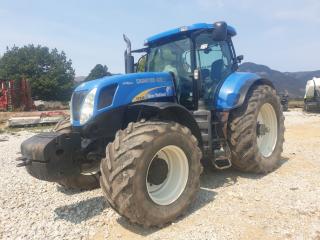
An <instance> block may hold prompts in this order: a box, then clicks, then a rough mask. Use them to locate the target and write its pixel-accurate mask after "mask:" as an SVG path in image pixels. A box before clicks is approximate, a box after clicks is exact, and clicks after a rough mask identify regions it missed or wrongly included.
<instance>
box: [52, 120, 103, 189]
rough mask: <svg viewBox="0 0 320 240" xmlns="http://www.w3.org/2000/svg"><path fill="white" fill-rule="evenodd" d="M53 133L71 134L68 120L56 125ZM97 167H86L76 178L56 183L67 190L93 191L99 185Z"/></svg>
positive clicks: (68, 178)
mask: <svg viewBox="0 0 320 240" xmlns="http://www.w3.org/2000/svg"><path fill="white" fill-rule="evenodd" d="M52 131H53V132H63V133H69V132H71V123H70V119H69V118H66V119H64V120H61V121H60V122H58V123H57V125H56V126H55V127H54V128H53V129H52ZM99 176H100V171H99V165H96V166H86V167H85V168H83V170H82V172H81V173H80V174H79V175H77V176H72V177H67V178H64V179H62V180H60V181H58V183H59V184H60V185H61V186H63V187H65V188H68V189H80V190H90V189H95V188H98V187H99V186H100V184H99Z"/></svg>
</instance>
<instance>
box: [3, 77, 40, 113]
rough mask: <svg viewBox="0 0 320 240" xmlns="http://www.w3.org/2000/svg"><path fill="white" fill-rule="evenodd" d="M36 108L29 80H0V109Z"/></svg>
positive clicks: (26, 109)
mask: <svg viewBox="0 0 320 240" xmlns="http://www.w3.org/2000/svg"><path fill="white" fill-rule="evenodd" d="M33 109H34V104H33V100H32V98H31V88H30V85H29V82H28V80H26V79H22V80H20V81H14V80H0V111H15V110H21V111H30V110H33Z"/></svg>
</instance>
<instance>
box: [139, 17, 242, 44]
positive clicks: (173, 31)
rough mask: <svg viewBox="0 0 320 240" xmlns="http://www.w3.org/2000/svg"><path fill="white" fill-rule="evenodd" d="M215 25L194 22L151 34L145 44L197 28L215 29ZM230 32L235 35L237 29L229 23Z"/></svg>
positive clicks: (177, 35)
mask: <svg viewBox="0 0 320 240" xmlns="http://www.w3.org/2000/svg"><path fill="white" fill-rule="evenodd" d="M213 28H214V26H213V24H210V23H196V24H192V25H190V26H183V27H179V28H174V29H171V30H169V31H165V32H162V33H159V34H156V35H154V36H151V37H149V38H147V39H146V40H145V43H144V45H146V46H148V45H153V44H156V43H158V42H163V41H166V40H169V39H174V38H176V37H179V36H182V35H185V34H186V33H190V32H194V31H197V30H202V29H208V30H210V29H213ZM227 31H228V34H229V35H230V36H231V37H233V36H235V35H236V34H237V32H236V30H235V29H234V28H233V27H231V26H229V25H228V30H227Z"/></svg>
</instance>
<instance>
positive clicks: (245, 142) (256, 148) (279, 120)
mask: <svg viewBox="0 0 320 240" xmlns="http://www.w3.org/2000/svg"><path fill="white" fill-rule="evenodd" d="M228 141H229V146H230V149H231V154H232V155H231V158H232V165H233V166H234V167H235V168H236V169H239V170H242V171H245V172H254V173H267V172H270V171H272V170H274V169H275V168H276V167H277V166H278V163H279V161H280V159H281V153H282V147H283V142H284V116H283V112H282V108H281V103H280V99H279V97H278V96H277V95H276V91H275V90H274V89H273V88H272V87H270V86H268V85H257V86H254V87H253V88H252V89H251V90H250V91H249V92H248V96H247V98H246V100H245V102H244V104H243V105H242V106H241V107H240V108H238V109H236V110H234V111H233V112H231V114H230V118H229V124H228Z"/></svg>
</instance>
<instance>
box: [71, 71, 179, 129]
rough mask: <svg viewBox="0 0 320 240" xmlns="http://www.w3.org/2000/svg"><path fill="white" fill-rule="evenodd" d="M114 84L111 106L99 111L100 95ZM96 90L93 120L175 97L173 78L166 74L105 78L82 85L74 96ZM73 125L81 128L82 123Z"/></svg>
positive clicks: (141, 74)
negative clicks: (140, 103) (137, 105)
mask: <svg viewBox="0 0 320 240" xmlns="http://www.w3.org/2000/svg"><path fill="white" fill-rule="evenodd" d="M114 84H116V85H117V88H116V90H115V93H114V97H113V99H112V102H111V104H110V105H109V106H106V107H104V108H101V109H98V107H97V105H98V102H99V96H100V93H101V92H102V91H103V89H105V88H106V87H108V86H111V85H114ZM94 88H97V93H96V96H95V101H94V102H95V103H94V104H95V106H94V113H93V116H92V118H95V117H96V116H98V115H100V114H102V113H105V112H107V111H110V110H112V109H116V108H119V107H122V106H126V105H129V104H131V103H134V102H141V101H157V100H158V99H168V98H172V101H173V99H174V96H175V90H174V84H173V79H172V76H171V75H170V74H169V73H166V72H159V73H133V74H126V75H114V76H111V77H104V78H101V79H97V80H94V81H89V82H85V83H83V84H81V85H80V86H78V87H77V88H76V90H75V93H74V95H75V94H77V93H79V92H89V91H90V90H92V89H94ZM159 101H160V100H159ZM79 109H80V108H79ZM72 124H73V126H81V125H80V122H79V121H76V120H74V121H73V123H72Z"/></svg>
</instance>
